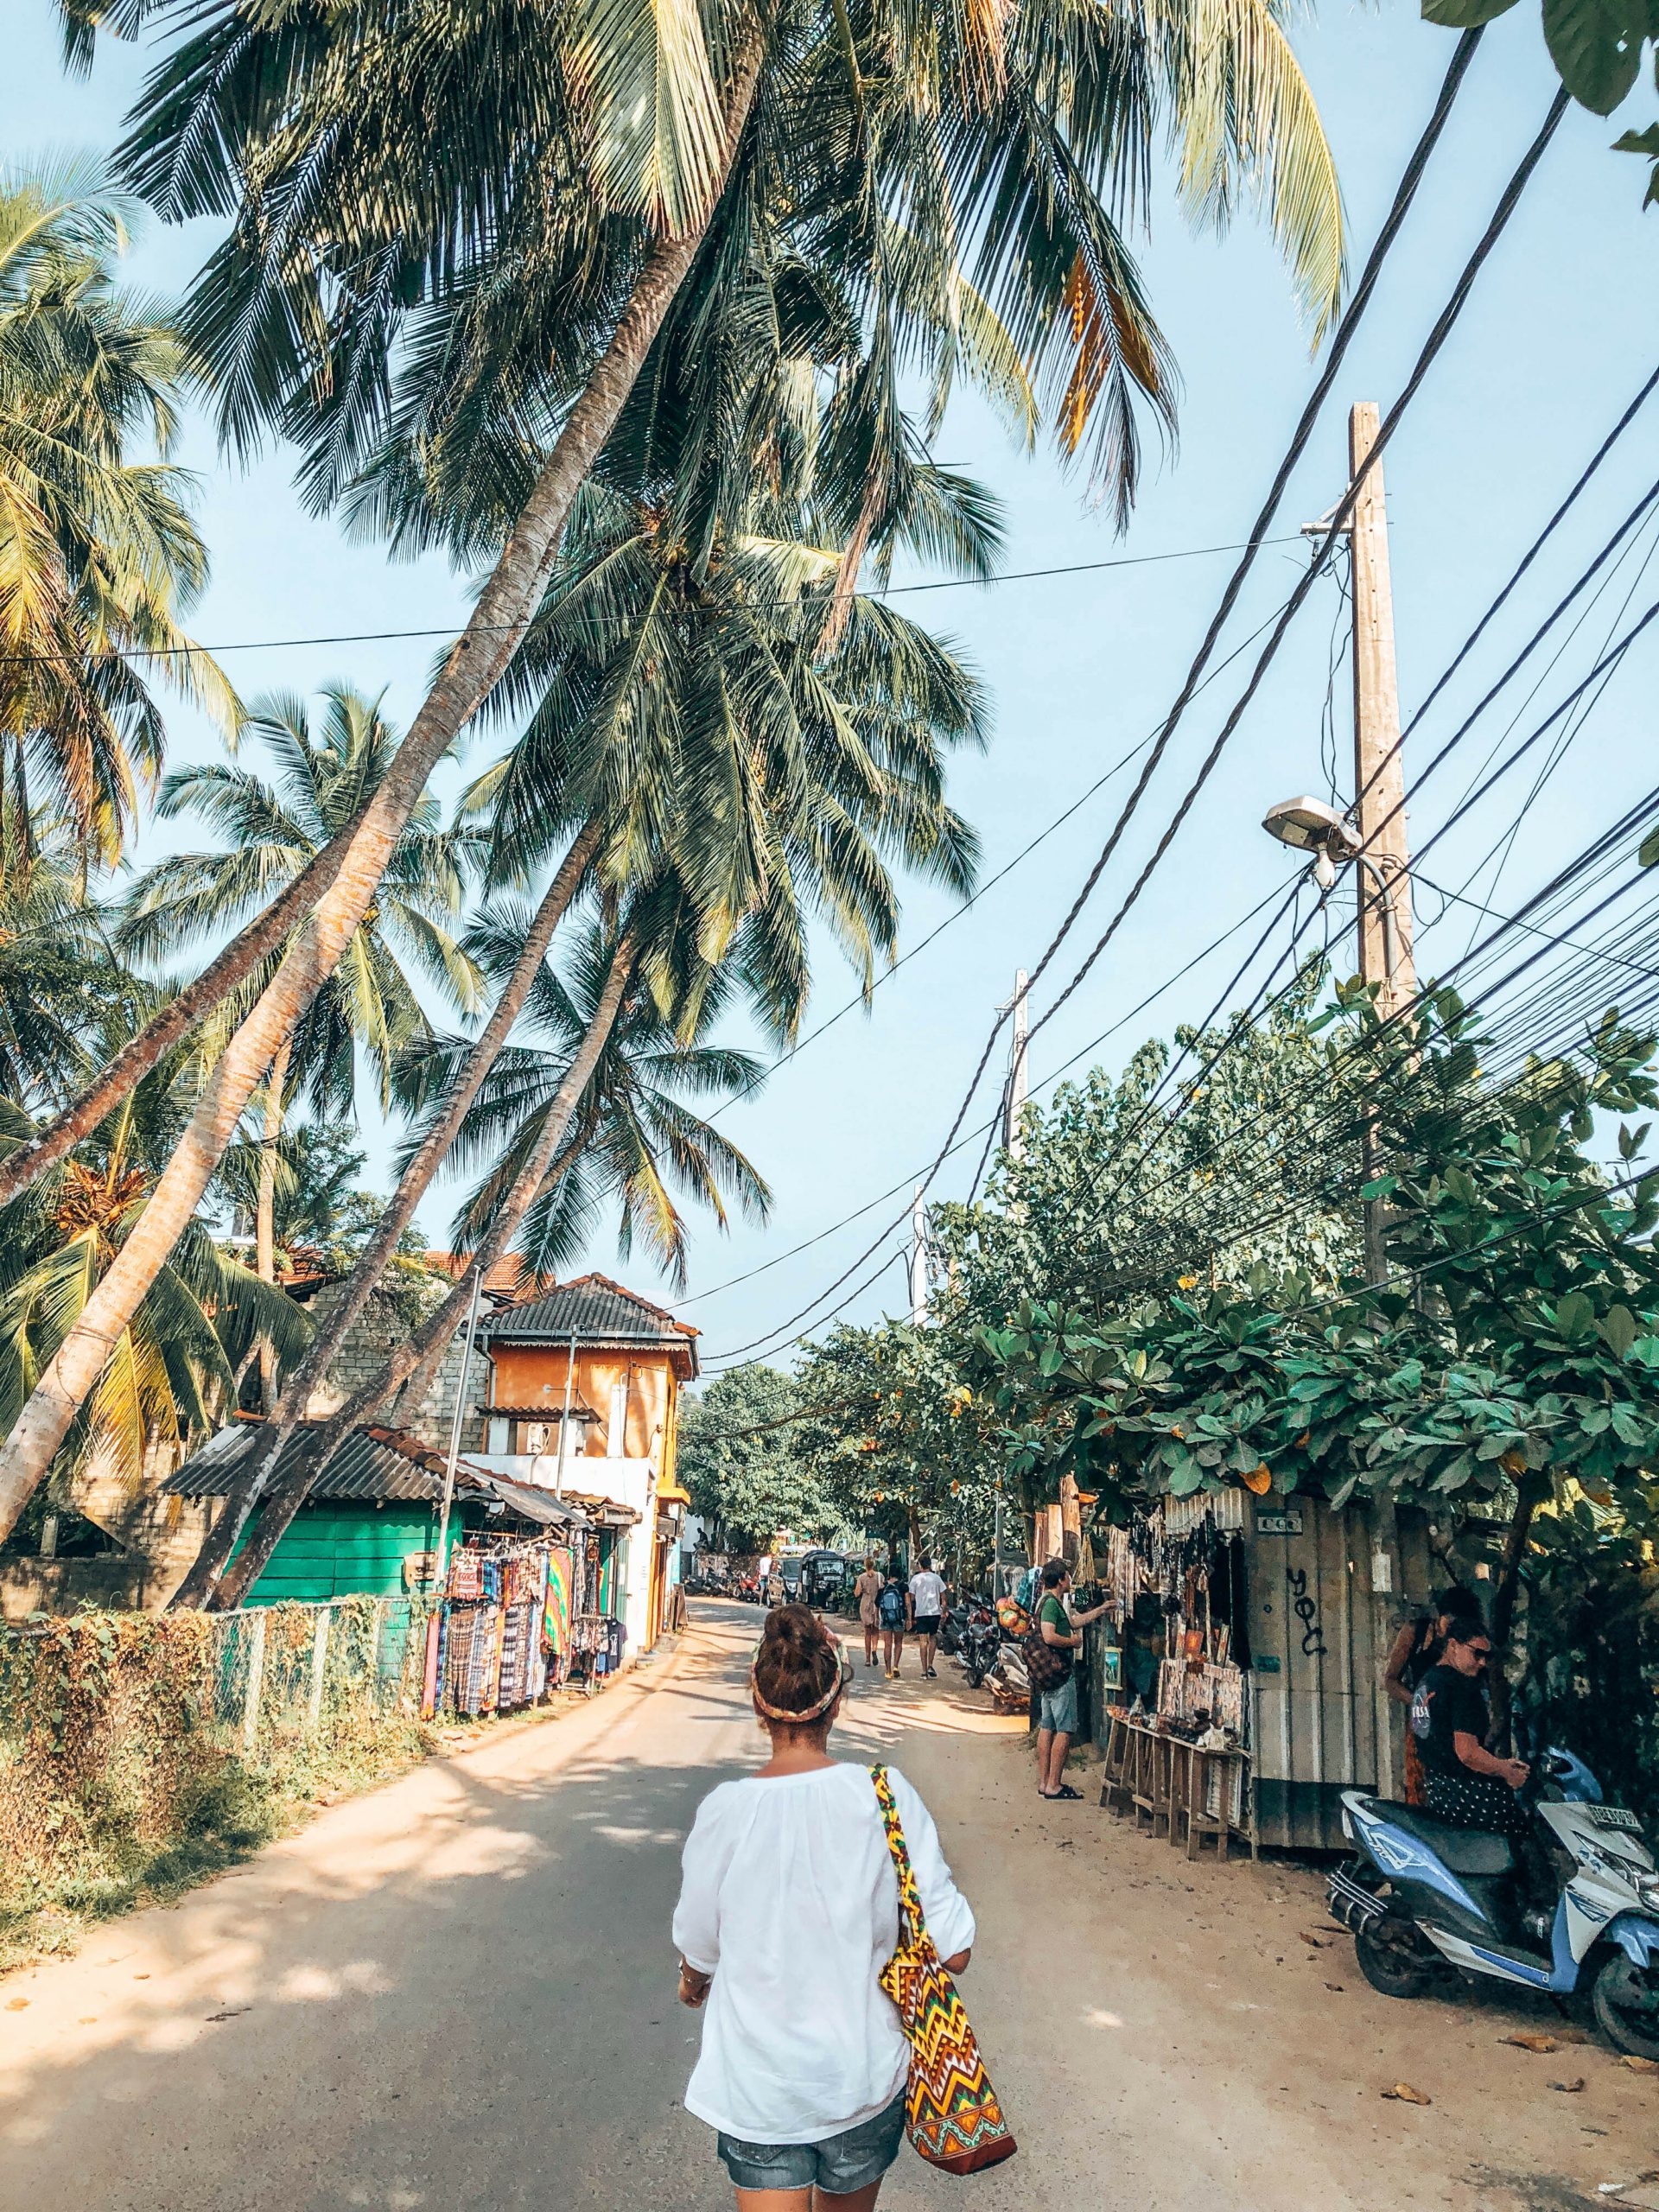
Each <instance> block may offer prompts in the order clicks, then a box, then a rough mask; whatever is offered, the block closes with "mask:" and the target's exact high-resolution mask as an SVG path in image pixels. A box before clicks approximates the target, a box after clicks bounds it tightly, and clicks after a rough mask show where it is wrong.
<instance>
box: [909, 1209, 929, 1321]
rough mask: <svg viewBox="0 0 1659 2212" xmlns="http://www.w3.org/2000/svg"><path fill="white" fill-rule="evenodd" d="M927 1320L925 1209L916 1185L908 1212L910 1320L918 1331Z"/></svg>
mask: <svg viewBox="0 0 1659 2212" xmlns="http://www.w3.org/2000/svg"><path fill="white" fill-rule="evenodd" d="M926 1319H927V1208H926V1207H925V1205H923V1203H922V1186H921V1185H920V1184H919V1183H918V1185H916V1203H915V1205H913V1206H912V1208H911V1211H910V1320H911V1326H912V1328H916V1329H919V1328H920V1327H921V1326H922V1325H923V1324H924V1323H925V1321H926Z"/></svg>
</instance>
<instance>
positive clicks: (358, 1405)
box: [173, 931, 639, 1611]
mask: <svg viewBox="0 0 1659 2212" xmlns="http://www.w3.org/2000/svg"><path fill="white" fill-rule="evenodd" d="M638 952H639V946H638V944H637V941H636V940H635V938H634V937H633V935H632V932H631V931H625V932H624V934H623V936H622V938H621V939H620V942H619V943H618V944H617V948H616V951H615V953H614V954H613V957H612V960H611V969H610V973H609V975H608V976H607V977H606V979H605V988H604V990H603V991H602V992H601V995H600V1001H599V1004H598V1005H597V1006H596V1007H594V1018H593V1020H591V1021H590V1022H589V1023H588V1031H587V1034H586V1035H585V1036H584V1037H583V1039H582V1043H581V1044H580V1046H578V1047H577V1049H576V1053H575V1058H573V1059H572V1061H571V1063H570V1065H569V1067H568V1068H567V1069H566V1070H565V1071H564V1076H563V1080H562V1081H561V1083H560V1084H559V1087H558V1089H557V1090H556V1091H555V1093H554V1094H553V1103H552V1104H551V1105H550V1107H549V1109H548V1114H547V1120H546V1122H545V1123H544V1125H543V1128H542V1132H541V1135H539V1136H538V1137H537V1140H536V1144H535V1147H534V1149H533V1150H532V1152H531V1154H530V1157H529V1158H528V1159H527V1160H525V1162H524V1166H523V1167H522V1168H521V1169H520V1171H519V1173H518V1178H517V1179H516V1180H515V1181H514V1183H513V1185H512V1189H511V1190H510V1191H509V1192H507V1195H506V1197H505V1199H504V1200H503V1201H502V1204H501V1210H500V1211H499V1213H498V1214H497V1215H496V1217H495V1219H494V1220H493V1222H492V1223H491V1224H490V1232H489V1235H488V1236H486V1237H485V1239H484V1241H483V1243H481V1244H480V1246H479V1248H478V1249H477V1251H476V1252H474V1255H473V1259H472V1265H471V1266H470V1267H469V1268H467V1270H466V1271H465V1273H464V1274H462V1275H461V1280H460V1281H458V1282H457V1283H456V1285H455V1287H454V1289H453V1290H452V1291H451V1292H450V1293H449V1294H448V1297H447V1298H446V1299H445V1300H444V1301H443V1303H442V1306H439V1308H438V1310H437V1312H436V1313H434V1314H433V1316H432V1318H431V1319H430V1320H429V1321H428V1322H426V1323H425V1324H424V1325H423V1326H422V1327H421V1328H419V1329H417V1330H416V1332H414V1334H413V1335H412V1336H410V1337H408V1338H405V1339H404V1342H403V1343H402V1344H399V1345H397V1348H396V1349H395V1350H394V1351H393V1352H392V1353H391V1357H390V1358H388V1360H387V1361H386V1363H385V1366H384V1367H383V1368H382V1369H381V1370H380V1372H379V1373H378V1375H377V1376H374V1377H373V1379H372V1381H371V1382H368V1383H365V1384H364V1385H363V1387H362V1388H361V1389H359V1390H358V1391H357V1392H356V1393H355V1394H354V1395H353V1396H352V1397H350V1398H348V1399H347V1400H346V1403H345V1404H344V1405H343V1406H341V1407H340V1408H339V1409H338V1411H337V1412H335V1413H333V1414H330V1415H329V1416H328V1419H327V1421H325V1422H324V1423H323V1424H322V1425H321V1428H320V1430H319V1432H318V1434H317V1442H316V1448H315V1450H314V1451H312V1452H308V1453H307V1455H306V1464H305V1465H304V1466H303V1467H301V1468H296V1470H295V1471H294V1472H293V1473H292V1474H291V1475H289V1476H286V1477H285V1478H283V1482H282V1483H281V1484H279V1485H278V1487H277V1489H275V1490H273V1491H271V1492H270V1496H269V1497H267V1498H266V1499H265V1502H264V1510H262V1511H261V1513H260V1515H259V1519H258V1522H257V1525H256V1527H255V1529H254V1531H253V1533H252V1535H251V1536H250V1537H249V1539H248V1542H247V1545H246V1548H245V1549H244V1551H243V1553H242V1555H241V1557H240V1558H239V1559H238V1560H237V1561H236V1564H235V1565H234V1567H229V1568H226V1567H225V1562H226V1561H227V1560H229V1558H230V1555H231V1554H232V1551H233V1550H234V1549H235V1548H236V1541H237V1539H238V1536H239V1535H241V1533H242V1530H243V1529H244V1528H245V1525H246V1523H247V1520H248V1516H249V1514H250V1513H251V1510H253V1508H254V1506H255V1505H256V1504H257V1503H258V1500H257V1496H253V1497H247V1498H246V1499H245V1501H244V1502H243V1503H242V1505H241V1508H240V1510H239V1511H235V1512H233V1511H232V1507H231V1503H230V1502H229V1501H227V1502H226V1508H225V1510H224V1511H223V1512H222V1513H221V1514H220V1515H219V1519H218V1520H217V1521H216V1522H214V1524H213V1529H212V1530H211V1532H210V1534H209V1536H208V1540H207V1542H206V1543H205V1544H204V1545H203V1546H202V1550H201V1556H200V1558H199V1559H198V1560H197V1561H196V1563H195V1565H194V1567H192V1569H191V1571H190V1576H189V1580H188V1584H185V1585H181V1586H180V1589H179V1592H178V1594H177V1595H176V1596H175V1599H173V1603H174V1605H200V1604H202V1603H204V1602H205V1603H206V1604H207V1605H209V1606H210V1607H211V1608H212V1609H213V1610H214V1611H224V1610H226V1609H227V1608H228V1607H230V1606H232V1605H238V1604H240V1602H241V1600H242V1599H243V1598H244V1597H245V1595H246V1593H247V1592H248V1591H250V1590H251V1588H252V1587H253V1586H254V1584H255V1582H256V1581H257V1580H258V1578H259V1576H260V1575H261V1574H262V1573H264V1570H265V1567H266V1566H267V1565H268V1564H269V1562H270V1555H271V1554H272V1553H273V1552H274V1551H275V1550H276V1548H277V1543H278V1541H280V1540H281V1537H282V1535H283V1530H284V1529H286V1528H287V1527H288V1525H289V1522H291V1521H292V1520H293V1518H294V1516H295V1515H296V1513H297V1512H298V1511H299V1510H300V1508H301V1506H302V1505H303V1504H304V1503H305V1500H306V1497H307V1495H308V1492H309V1491H310V1488H311V1483H312V1479H313V1476H314V1473H315V1470H316V1469H317V1468H319V1467H321V1465H323V1464H324V1462H325V1461H326V1460H327V1457H328V1454H329V1453H330V1452H332V1451H333V1449H334V1446H335V1444H336V1442H337V1441H338V1440H339V1439H340V1437H342V1436H344V1435H345V1433H346V1431H347V1430H348V1429H349V1428H351V1427H353V1424H354V1423H355V1422H357V1421H361V1420H363V1419H364V1418H365V1415H367V1414H372V1413H375V1412H378V1409H379V1408H380V1407H382V1406H383V1405H385V1403H386V1402H387V1401H388V1400H389V1399H390V1398H391V1396H392V1395H394V1394H395V1393H396V1392H397V1391H399V1390H402V1391H403V1392H404V1395H405V1397H406V1399H407V1400H408V1402H410V1403H411V1404H415V1405H418V1404H419V1403H420V1402H421V1400H422V1399H423V1397H424V1396H425V1395H426V1393H427V1391H428V1389H429V1388H430V1387H431V1382H432V1377H433V1376H435V1374H436V1372H437V1370H438V1367H439V1365H440V1363H441V1362H442V1358H443V1355H444V1352H445V1351H446V1350H447V1349H448V1344H449V1339H450V1338H452V1337H453V1336H454V1333H455V1331H456V1330H457V1329H458V1328H459V1327H460V1326H461V1322H462V1320H463V1319H465V1317H466V1314H467V1309H468V1307H469V1306H471V1304H472V1299H473V1285H474V1281H478V1280H480V1279H481V1278H483V1277H484V1276H486V1275H487V1274H488V1273H489V1271H490V1269H491V1268H493V1266H494V1265H495V1263H496V1262H497V1261H498V1260H499V1258H500V1257H501V1256H502V1255H503V1254H504V1253H505V1250H506V1249H507V1247H508V1245H509V1244H510V1243H512V1239H513V1237H514V1236H515V1235H516V1234H517V1233H518V1224H520V1222H522V1221H523V1219H524V1215H525V1214H526V1213H527V1212H528V1211H529V1209H530V1206H531V1202H532V1201H533V1199H534V1198H535V1197H536V1194H537V1192H538V1191H539V1190H540V1189H541V1188H542V1186H543V1184H544V1183H545V1182H546V1180H547V1179H548V1176H549V1173H550V1172H551V1170H552V1168H553V1166H554V1165H555V1162H556V1157H557V1155H558V1153H559V1147H560V1146H561V1144H562V1143H563V1139H564V1134H565V1131H566V1130H567V1129H568V1128H569V1126H570V1122H571V1118H572V1116H574V1115H575V1110H576V1108H577V1106H578V1105H579V1104H580V1103H581V1101H582V1092H583V1091H584V1090H586V1089H587V1088H588V1082H589V1080H590V1079H591V1077H592V1076H593V1072H594V1068H595V1067H596V1066H597V1065H599V1056H600V1054H601V1052H603V1051H604V1049H605V1044H606V1040H607V1038H608V1037H609V1036H610V1033H611V1031H612V1029H613V1027H614V1026H615V1022H616V1017H617V1014H618V1013H619V1012H620V1009H621V1005H622V1001H623V997H624V995H626V990H627V988H628V984H629V982H630V981H631V980H632V975H633V969H634V963H635V960H636V958H637V957H638ZM572 1149H573V1150H574V1147H572ZM277 1448H278V1447H277V1446H276V1443H275V1440H273V1442H272V1446H271V1448H270V1449H269V1450H267V1451H264V1452H262V1453H261V1454H260V1459H259V1466H258V1470H257V1472H258V1475H259V1477H260V1478H261V1479H264V1478H267V1477H268V1476H269V1471H270V1466H271V1465H272V1463H273V1462H274V1460H275V1459H276V1456H277ZM210 1554H211V1555H212V1557H213V1558H215V1559H217V1560H218V1561H219V1573H218V1580H217V1582H216V1584H214V1585H210V1586H208V1588H207V1590H206V1591H203V1589H202V1583H203V1579H204V1568H205V1567H207V1564H208V1562H209V1558H210ZM187 1591H188V1592H189V1594H187ZM198 1593H200V1594H198Z"/></svg>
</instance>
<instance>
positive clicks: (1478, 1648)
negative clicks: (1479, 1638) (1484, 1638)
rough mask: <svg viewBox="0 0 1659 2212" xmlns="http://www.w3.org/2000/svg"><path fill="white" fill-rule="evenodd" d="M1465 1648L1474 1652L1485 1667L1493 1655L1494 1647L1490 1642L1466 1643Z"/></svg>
mask: <svg viewBox="0 0 1659 2212" xmlns="http://www.w3.org/2000/svg"><path fill="white" fill-rule="evenodd" d="M1463 1648H1464V1649H1465V1651H1469V1652H1472V1653H1473V1655H1474V1656H1475V1657H1476V1658H1477V1659H1478V1660H1479V1662H1480V1663H1481V1665H1482V1666H1483V1667H1484V1665H1485V1664H1486V1662H1487V1661H1488V1660H1489V1659H1490V1658H1491V1656H1492V1647H1491V1644H1490V1643H1465V1645H1464V1647H1463Z"/></svg>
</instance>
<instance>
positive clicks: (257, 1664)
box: [240, 1606, 265, 1751]
mask: <svg viewBox="0 0 1659 2212" xmlns="http://www.w3.org/2000/svg"><path fill="white" fill-rule="evenodd" d="M240 1618H242V1619H244V1620H245V1621H246V1622H247V1624H248V1636H249V1638H250V1648H249V1651H248V1689H247V1695H246V1697H245V1699H244V1700H243V1705H242V1748H243V1750H244V1751H251V1750H252V1749H253V1744H254V1738H255V1737H256V1736H257V1734H258V1732H259V1693H260V1691H261V1690H262V1689H263V1688H264V1681H265V1615H264V1607H263V1606H262V1607H261V1608H260V1609H259V1610H258V1611H257V1612H253V1613H251V1614H250V1613H244V1614H242V1615H241V1616H240Z"/></svg>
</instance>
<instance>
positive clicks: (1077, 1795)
mask: <svg viewBox="0 0 1659 2212" xmlns="http://www.w3.org/2000/svg"><path fill="white" fill-rule="evenodd" d="M1062 1797H1070V1798H1072V1799H1073V1800H1074V1801H1075V1802H1077V1803H1078V1804H1081V1803H1082V1802H1083V1792H1082V1790H1081V1789H1073V1788H1072V1787H1071V1783H1069V1782H1063V1783H1061V1784H1060V1786H1059V1788H1058V1789H1055V1790H1052V1791H1051V1792H1050V1793H1049V1802H1051V1803H1058V1801H1059V1800H1060V1799H1061V1798H1062Z"/></svg>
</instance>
